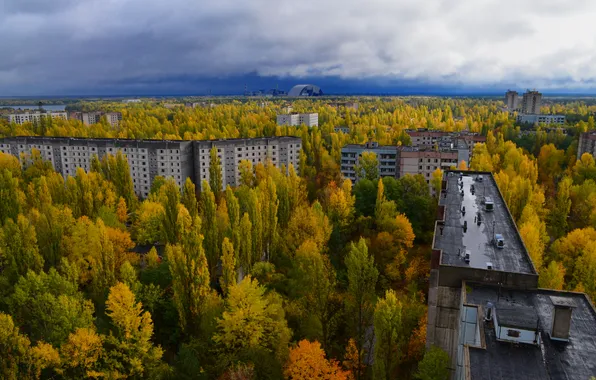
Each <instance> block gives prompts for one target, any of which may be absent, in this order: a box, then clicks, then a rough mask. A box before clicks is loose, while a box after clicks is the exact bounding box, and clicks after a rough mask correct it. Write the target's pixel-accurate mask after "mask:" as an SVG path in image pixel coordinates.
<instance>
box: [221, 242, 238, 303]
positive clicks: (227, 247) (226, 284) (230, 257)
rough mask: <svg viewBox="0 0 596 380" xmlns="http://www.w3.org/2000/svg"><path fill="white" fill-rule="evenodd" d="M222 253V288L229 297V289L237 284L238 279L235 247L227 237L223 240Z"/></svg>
mask: <svg viewBox="0 0 596 380" xmlns="http://www.w3.org/2000/svg"><path fill="white" fill-rule="evenodd" d="M221 251H222V255H221V263H222V264H221V267H222V272H223V273H222V276H221V288H222V290H223V292H224V294H226V295H227V294H228V290H229V288H230V287H231V286H232V285H234V284H236V278H237V275H236V258H235V257H234V246H233V245H232V243H231V242H230V240H229V239H228V238H227V237H226V238H224V240H223V245H222V247H221Z"/></svg>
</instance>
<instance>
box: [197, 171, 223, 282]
mask: <svg viewBox="0 0 596 380" xmlns="http://www.w3.org/2000/svg"><path fill="white" fill-rule="evenodd" d="M201 187H202V190H203V192H202V193H201V210H202V211H203V214H202V220H203V223H202V232H203V236H204V237H205V240H204V246H205V254H206V256H207V263H209V273H211V276H212V277H215V267H216V265H217V260H219V256H220V255H219V250H220V245H219V231H218V229H217V207H216V205H215V195H214V194H213V192H212V191H211V186H210V185H209V184H208V183H207V181H203V184H202V186H201Z"/></svg>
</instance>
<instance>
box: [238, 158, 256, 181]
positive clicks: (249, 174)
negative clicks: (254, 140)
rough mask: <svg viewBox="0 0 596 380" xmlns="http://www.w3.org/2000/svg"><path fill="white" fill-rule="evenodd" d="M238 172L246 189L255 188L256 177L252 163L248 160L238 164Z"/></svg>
mask: <svg viewBox="0 0 596 380" xmlns="http://www.w3.org/2000/svg"><path fill="white" fill-rule="evenodd" d="M238 172H240V185H241V186H246V187H253V186H254V184H255V176H254V172H253V168H252V163H251V162H250V161H248V160H241V161H240V163H239V164H238Z"/></svg>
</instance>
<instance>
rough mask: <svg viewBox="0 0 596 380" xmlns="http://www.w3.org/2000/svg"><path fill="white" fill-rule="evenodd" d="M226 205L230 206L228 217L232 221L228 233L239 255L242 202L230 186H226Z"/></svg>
mask: <svg viewBox="0 0 596 380" xmlns="http://www.w3.org/2000/svg"><path fill="white" fill-rule="evenodd" d="M226 205H227V206H228V219H229V221H230V231H229V233H228V235H229V237H230V238H231V240H232V244H233V245H234V248H235V249H236V257H237V254H238V252H239V249H240V203H239V202H238V198H236V195H234V191H233V190H232V188H231V187H230V186H227V187H226Z"/></svg>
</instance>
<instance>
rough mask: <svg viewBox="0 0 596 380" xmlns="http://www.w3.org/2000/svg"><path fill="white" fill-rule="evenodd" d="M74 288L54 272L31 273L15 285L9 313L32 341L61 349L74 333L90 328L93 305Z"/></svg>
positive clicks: (72, 284)
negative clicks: (83, 328)
mask: <svg viewBox="0 0 596 380" xmlns="http://www.w3.org/2000/svg"><path fill="white" fill-rule="evenodd" d="M77 287H78V284H75V283H73V282H71V281H69V280H68V279H67V278H65V277H62V276H60V274H58V272H56V270H55V269H54V268H52V269H50V271H49V272H48V273H45V272H40V273H39V274H36V273H35V272H32V271H31V272H29V273H27V275H26V276H24V277H21V278H20V279H19V282H18V283H17V284H16V285H15V289H14V293H13V295H12V296H11V297H10V298H9V300H8V303H9V310H10V313H11V314H12V316H13V317H14V318H15V320H16V322H17V323H18V324H20V325H21V326H23V329H24V332H25V333H26V334H27V335H28V336H29V337H30V338H31V339H33V341H35V342H37V341H39V340H43V341H46V342H48V343H51V344H54V345H60V344H61V343H62V342H64V341H65V340H66V338H67V337H68V335H69V334H70V333H71V332H74V331H75V329H77V328H80V327H90V326H92V325H93V305H92V304H91V302H89V301H87V300H85V299H84V298H83V295H82V294H81V293H80V292H79V291H78V289H77Z"/></svg>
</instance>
